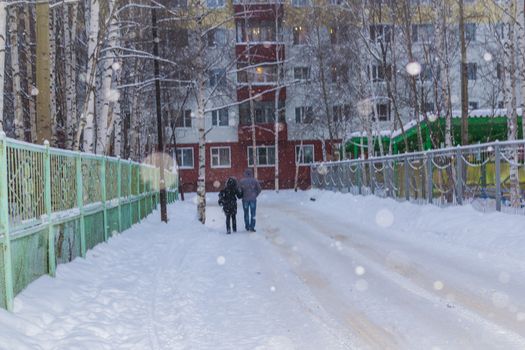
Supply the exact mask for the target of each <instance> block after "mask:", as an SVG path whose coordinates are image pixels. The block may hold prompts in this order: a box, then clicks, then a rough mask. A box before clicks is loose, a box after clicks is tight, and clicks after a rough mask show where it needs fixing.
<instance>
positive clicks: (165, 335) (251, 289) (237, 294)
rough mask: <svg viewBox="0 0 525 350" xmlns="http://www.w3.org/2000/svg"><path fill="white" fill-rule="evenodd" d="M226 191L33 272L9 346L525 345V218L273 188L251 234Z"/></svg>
mask: <svg viewBox="0 0 525 350" xmlns="http://www.w3.org/2000/svg"><path fill="white" fill-rule="evenodd" d="M311 197H313V198H315V199H316V200H315V201H311V200H310V198H311ZM216 200H217V194H216V193H215V194H214V193H212V194H209V201H208V204H209V207H208V222H207V225H206V226H205V227H203V226H202V225H200V224H199V223H198V222H197V221H196V219H195V212H196V209H195V205H194V203H193V201H192V198H191V197H190V198H189V199H187V200H186V201H185V202H179V203H176V204H174V205H173V206H171V207H170V209H169V211H170V217H171V218H172V220H171V221H170V223H169V225H167V226H164V225H161V224H160V223H159V219H158V215H157V214H154V215H153V216H151V217H150V218H148V219H147V220H145V222H143V223H142V224H141V225H136V226H135V227H133V228H132V229H131V230H129V231H127V232H126V233H124V234H122V235H119V236H118V237H114V238H112V239H110V241H109V242H108V244H101V245H99V246H97V247H96V248H95V249H93V250H92V251H90V252H89V253H88V257H87V259H77V260H75V261H74V262H72V263H70V264H67V265H60V266H59V267H58V270H57V277H56V278H50V277H47V276H44V277H42V278H40V279H39V280H37V281H36V282H35V283H33V284H32V285H30V286H29V287H28V288H27V289H26V290H25V291H23V292H22V293H21V294H20V295H18V296H17V297H16V299H15V312H14V313H13V314H9V313H7V312H5V311H0V349H9V350H13V349H67V350H69V349H72V350H74V349H79V350H80V349H82V350H83V349H90V350H92V349H256V350H262V349H283V350H287V349H381V350H383V349H428V350H437V349H443V350H444V349H506V350H507V349H524V348H525V258H523V251H524V248H525V234H524V232H523V231H524V230H523V228H524V227H525V218H524V217H520V216H511V215H505V214H500V213H491V214H481V213H479V212H476V211H475V210H474V209H472V208H471V207H461V208H449V209H445V210H443V209H439V208H436V207H431V206H423V207H420V206H415V205H411V204H408V203H397V202H394V201H392V200H382V199H378V198H374V197H354V196H351V195H348V194H336V193H330V192H317V191H309V192H299V193H294V192H288V191H283V192H281V193H279V194H275V193H272V192H263V194H262V195H261V197H260V200H259V203H258V222H257V227H256V228H257V232H256V233H250V234H249V233H247V232H243V230H241V231H240V232H238V233H236V234H232V235H231V236H226V235H225V234H224V231H225V228H224V223H223V221H224V220H223V215H222V213H221V212H220V208H219V207H217V206H216V205H215V204H216ZM241 214H242V209H241V208H240V210H239V213H238V224H239V225H238V226H239V228H243V226H244V225H243V224H242V217H241V216H242V215H241Z"/></svg>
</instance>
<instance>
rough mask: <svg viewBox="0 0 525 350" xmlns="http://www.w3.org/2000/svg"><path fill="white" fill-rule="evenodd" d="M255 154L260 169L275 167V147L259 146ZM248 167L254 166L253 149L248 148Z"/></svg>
mask: <svg viewBox="0 0 525 350" xmlns="http://www.w3.org/2000/svg"><path fill="white" fill-rule="evenodd" d="M255 153H256V154H255V157H256V158H257V166H258V167H259V166H273V165H275V146H257V147H256V148H255ZM248 166H253V147H248Z"/></svg>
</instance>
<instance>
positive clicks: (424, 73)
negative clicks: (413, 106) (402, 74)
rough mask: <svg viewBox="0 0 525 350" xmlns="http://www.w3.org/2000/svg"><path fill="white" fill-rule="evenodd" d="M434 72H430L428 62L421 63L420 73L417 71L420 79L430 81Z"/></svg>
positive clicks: (430, 68)
mask: <svg viewBox="0 0 525 350" xmlns="http://www.w3.org/2000/svg"><path fill="white" fill-rule="evenodd" d="M433 78H434V74H432V66H431V65H430V64H426V63H423V64H422V65H421V73H419V79H421V80H422V81H432V80H433Z"/></svg>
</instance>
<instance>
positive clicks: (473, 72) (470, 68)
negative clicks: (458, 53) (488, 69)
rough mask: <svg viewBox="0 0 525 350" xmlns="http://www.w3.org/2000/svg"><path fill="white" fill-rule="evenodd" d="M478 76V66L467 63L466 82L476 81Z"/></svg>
mask: <svg viewBox="0 0 525 350" xmlns="http://www.w3.org/2000/svg"><path fill="white" fill-rule="evenodd" d="M477 75H478V64H477V63H467V78H468V80H476V79H477Z"/></svg>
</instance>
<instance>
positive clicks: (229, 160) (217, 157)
mask: <svg viewBox="0 0 525 350" xmlns="http://www.w3.org/2000/svg"><path fill="white" fill-rule="evenodd" d="M221 149H227V150H228V165H222V164H219V165H213V160H214V159H217V163H220V161H221V157H220V150H221ZM215 150H218V153H217V154H215V155H214V154H213V151H215ZM210 161H211V162H210V163H211V167H212V168H231V167H232V149H231V147H230V146H218V147H210Z"/></svg>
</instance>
